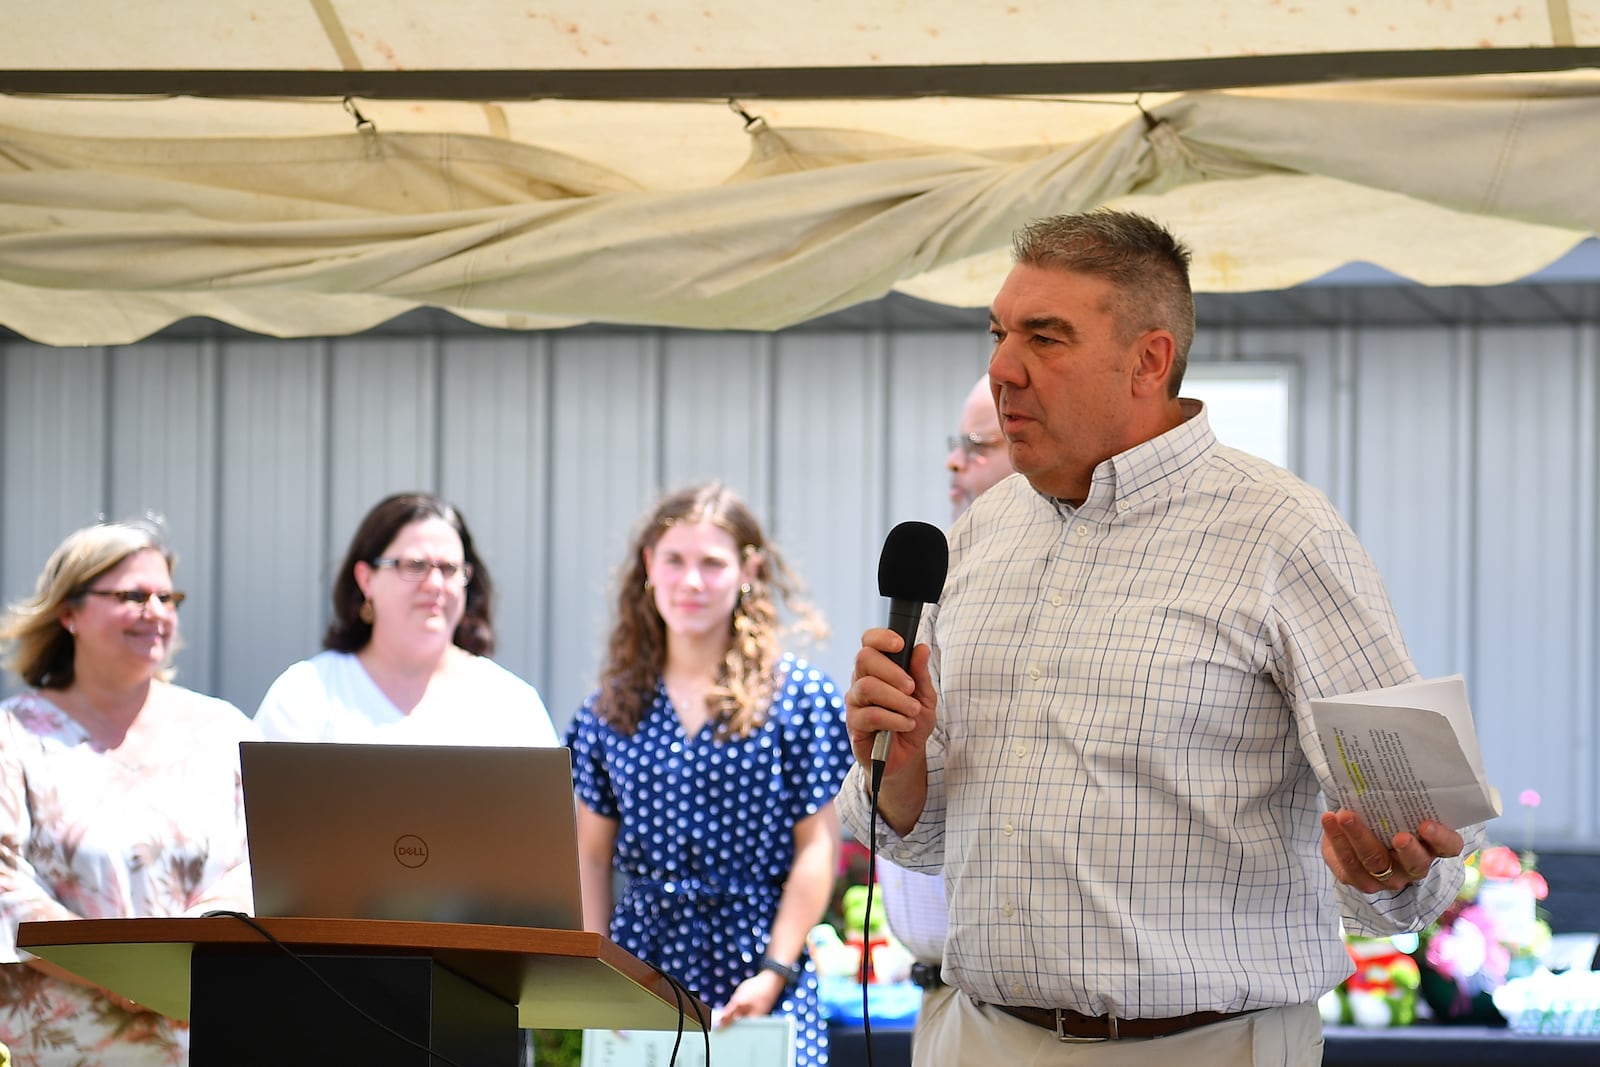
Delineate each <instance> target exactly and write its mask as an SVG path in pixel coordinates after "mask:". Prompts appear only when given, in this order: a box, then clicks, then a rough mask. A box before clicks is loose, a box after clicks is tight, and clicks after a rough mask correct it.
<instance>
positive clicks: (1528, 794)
mask: <svg viewBox="0 0 1600 1067" xmlns="http://www.w3.org/2000/svg"><path fill="white" fill-rule="evenodd" d="M1518 799H1519V800H1521V801H1522V804H1523V806H1524V807H1529V808H1537V807H1538V806H1539V799H1540V798H1539V791H1538V790H1537V789H1524V790H1523V791H1522V796H1521V797H1519V798H1518Z"/></svg>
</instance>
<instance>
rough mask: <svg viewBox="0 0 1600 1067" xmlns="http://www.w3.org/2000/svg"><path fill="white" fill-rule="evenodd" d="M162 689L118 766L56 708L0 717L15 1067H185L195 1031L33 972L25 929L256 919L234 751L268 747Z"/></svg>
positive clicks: (8, 1037)
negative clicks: (76, 922)
mask: <svg viewBox="0 0 1600 1067" xmlns="http://www.w3.org/2000/svg"><path fill="white" fill-rule="evenodd" d="M156 686H157V689H156V691H155V693H153V694H152V699H151V701H150V703H149V704H147V705H146V707H145V709H144V710H143V711H142V712H141V713H140V716H139V720H138V722H137V724H136V731H137V735H136V740H135V735H134V734H132V733H130V737H129V740H128V741H125V742H124V743H123V744H122V745H121V746H119V747H118V748H115V749H109V750H107V749H101V748H99V747H98V746H97V745H96V744H95V743H94V742H92V741H91V740H90V739H89V736H88V735H87V733H86V732H85V731H84V729H83V727H81V726H80V725H79V724H78V723H77V721H76V720H74V719H73V718H72V717H71V716H69V715H67V714H66V712H64V711H62V710H61V709H60V708H58V707H56V705H54V704H53V703H51V702H50V699H49V695H48V694H47V693H43V692H38V691H33V692H25V693H22V694H19V695H18V696H14V697H12V698H11V699H9V700H6V701H5V702H4V703H0V1044H3V1045H9V1046H10V1048H11V1054H12V1056H13V1058H14V1060H15V1062H16V1063H17V1064H18V1065H19V1067H21V1065H24V1064H25V1065H27V1067H58V1065H59V1067H146V1065H149V1067H174V1065H181V1064H184V1063H186V1062H187V1061H188V1030H187V1027H185V1026H184V1024H182V1023H178V1022H175V1021H173V1020H171V1019H167V1018H164V1017H162V1016H158V1015H154V1014H151V1013H148V1012H142V1013H129V1012H126V1011H123V1010H122V1009H121V1008H119V1007H117V1006H115V1005H114V1004H112V1003H111V1002H109V1001H108V1000H106V999H105V998H104V997H103V996H101V995H100V994H99V993H97V992H96V991H95V990H93V989H90V988H88V987H86V986H81V985H77V984H74V983H71V982H67V981H63V980H60V979H56V978H51V977H49V976H47V975H45V974H43V973H41V972H40V971H38V970H36V969H34V968H32V967H29V966H27V965H26V964H24V963H23V962H22V960H23V959H24V958H27V953H26V952H25V951H20V950H18V949H17V946H16V935H17V926H18V924H20V923H23V922H28V921H35V920H55V919H75V918H86V919H103V918H128V917H135V916H182V915H199V914H201V913H202V912H204V911H207V910H209V909H212V908H229V909H235V910H245V911H248V910H250V907H251V896H250V877H249V867H248V864H247V862H246V854H245V832H244V805H243V800H242V792H241V789H240V785H239V742H240V741H243V740H253V739H255V738H257V737H258V736H259V734H258V733H257V731H256V729H255V726H254V724H253V723H251V721H250V720H249V719H248V718H246V717H245V715H244V714H243V713H242V712H241V711H239V709H238V708H235V707H234V706H233V705H232V704H229V703H226V702H225V701H221V700H216V699H214V698H211V697H207V696H202V695H200V694H199V693H195V692H192V691H190V690H187V689H182V688H179V687H177V686H171V685H167V684H165V683H156Z"/></svg>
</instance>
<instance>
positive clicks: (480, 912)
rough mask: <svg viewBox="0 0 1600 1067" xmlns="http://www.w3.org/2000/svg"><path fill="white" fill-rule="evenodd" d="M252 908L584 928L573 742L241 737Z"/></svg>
mask: <svg viewBox="0 0 1600 1067" xmlns="http://www.w3.org/2000/svg"><path fill="white" fill-rule="evenodd" d="M239 759H240V763H241V766H242V768H243V773H244V812H245V826H246V833H247V836H248V838H249V844H250V867H251V876H252V878H253V879H254V884H255V905H256V914H257V915H261V916H290V915H294V916H305V917H311V918H336V919H400V920H414V921H419V922H459V923H485V924H493V925H501V926H533V927H542V928H544V929H551V930H581V929H582V928H583V905H582V897H581V895H580V892H579V888H578V844H577V829H576V821H575V820H576V815H575V809H574V806H573V804H574V802H573V795H572V764H571V757H570V755H569V754H568V752H567V750H566V749H564V748H479V747H468V746H454V745H440V746H435V745H351V744H313V743H302V742H293V741H243V742H240V744H239Z"/></svg>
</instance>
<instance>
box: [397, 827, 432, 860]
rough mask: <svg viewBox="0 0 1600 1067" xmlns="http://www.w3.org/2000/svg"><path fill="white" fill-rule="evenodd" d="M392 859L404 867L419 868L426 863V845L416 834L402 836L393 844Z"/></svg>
mask: <svg viewBox="0 0 1600 1067" xmlns="http://www.w3.org/2000/svg"><path fill="white" fill-rule="evenodd" d="M394 858H395V859H397V860H399V861H400V864H401V866H404V867H421V866H422V865H423V864H424V863H427V862H428V843H427V842H426V841H424V840H423V839H422V838H420V837H418V836H417V835H416V834H403V835H402V836H401V837H400V838H398V839H397V840H396V841H395V843H394Z"/></svg>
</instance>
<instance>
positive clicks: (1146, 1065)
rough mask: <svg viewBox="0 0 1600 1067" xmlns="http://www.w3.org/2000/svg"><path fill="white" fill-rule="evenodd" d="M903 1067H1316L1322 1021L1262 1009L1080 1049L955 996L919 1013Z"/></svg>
mask: <svg viewBox="0 0 1600 1067" xmlns="http://www.w3.org/2000/svg"><path fill="white" fill-rule="evenodd" d="M924 1009H925V1010H924V1013H923V1014H922V1015H919V1016H918V1018H917V1029H916V1034H915V1039H914V1041H913V1044H912V1047H911V1067H958V1065H965V1064H1001V1063H1003V1064H1007V1065H1008V1067H1010V1065H1015V1067H1171V1065H1173V1064H1178V1065H1181V1067H1320V1065H1321V1063H1322V1018H1321V1016H1320V1015H1318V1014H1317V1006H1316V1005H1315V1004H1301V1005H1297V1006H1295V1007H1292V1008H1269V1009H1267V1010H1266V1011H1258V1012H1253V1013H1251V1014H1249V1015H1246V1016H1243V1017H1241V1018H1238V1019H1230V1020H1228V1021H1227V1022H1220V1023H1213V1024H1212V1025H1210V1026H1202V1027H1198V1028H1196V1029H1194V1030H1186V1031H1184V1032H1183V1033H1181V1034H1173V1035H1172V1036H1171V1037H1158V1038H1147V1039H1143V1040H1140V1039H1135V1038H1125V1039H1123V1040H1121V1041H1096V1042H1092V1043H1087V1044H1080V1043H1076V1042H1067V1041H1058V1040H1056V1036H1055V1035H1054V1034H1052V1033H1051V1032H1050V1031H1048V1030H1045V1029H1043V1028H1041V1027H1038V1026H1034V1025H1033V1024H1032V1023H1025V1022H1023V1021H1022V1020H1021V1019H1014V1018H1012V1017H1011V1016H1009V1015H1007V1014H1006V1013H1005V1012H1002V1011H999V1010H998V1009H996V1008H992V1007H982V1008H980V1007H978V1006H977V1005H975V1004H973V1003H972V1000H971V998H969V997H968V996H967V995H966V994H964V993H961V992H959V991H957V992H955V993H954V994H953V995H951V996H947V997H943V998H941V1000H940V1001H939V1002H938V1003H937V1004H933V1005H924Z"/></svg>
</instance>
